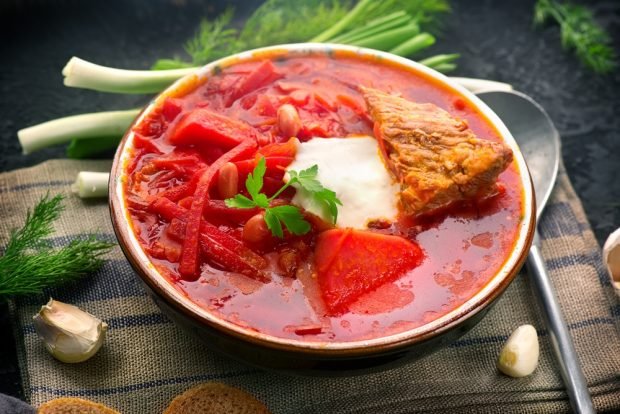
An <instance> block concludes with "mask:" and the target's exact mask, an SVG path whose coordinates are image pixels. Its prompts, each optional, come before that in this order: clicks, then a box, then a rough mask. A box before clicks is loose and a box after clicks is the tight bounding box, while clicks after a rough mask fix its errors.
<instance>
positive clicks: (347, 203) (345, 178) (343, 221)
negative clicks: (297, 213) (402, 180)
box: [287, 136, 399, 229]
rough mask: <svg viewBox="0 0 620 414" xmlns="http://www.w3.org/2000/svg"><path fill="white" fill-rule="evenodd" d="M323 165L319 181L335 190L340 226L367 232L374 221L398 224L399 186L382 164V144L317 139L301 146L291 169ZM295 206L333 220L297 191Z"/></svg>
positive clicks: (365, 139) (353, 139)
mask: <svg viewBox="0 0 620 414" xmlns="http://www.w3.org/2000/svg"><path fill="white" fill-rule="evenodd" d="M315 164H316V165H318V166H319V171H318V176H317V178H318V180H319V181H320V182H321V184H322V185H323V187H325V188H329V189H330V190H332V191H334V192H335V193H336V195H337V196H338V198H339V199H340V201H341V202H342V206H338V220H337V222H336V226H338V227H352V228H356V229H365V228H367V224H368V222H369V221H371V220H376V219H386V220H389V221H394V220H395V219H396V215H397V214H398V208H397V203H398V191H399V187H398V184H396V183H394V182H393V180H392V177H391V176H390V174H389V172H388V171H387V169H386V168H385V165H384V164H383V162H382V161H381V155H380V153H379V145H378V144H377V140H375V139H374V138H372V137H368V136H363V137H350V138H314V139H312V140H310V141H308V142H304V143H300V144H298V146H297V156H296V158H295V160H294V161H293V163H292V164H291V165H289V166H288V168H287V170H295V171H301V170H304V169H306V168H310V167H312V166H313V165H315ZM293 204H296V205H298V206H300V207H303V208H304V209H305V210H307V211H309V212H311V213H313V214H316V215H317V216H320V217H321V218H323V219H324V220H326V221H328V220H329V215H328V214H327V212H326V211H324V208H323V206H321V205H319V204H317V203H315V202H314V201H313V200H312V198H311V197H309V196H308V194H307V193H306V192H305V191H304V190H303V189H299V188H297V193H296V195H295V197H294V198H293Z"/></svg>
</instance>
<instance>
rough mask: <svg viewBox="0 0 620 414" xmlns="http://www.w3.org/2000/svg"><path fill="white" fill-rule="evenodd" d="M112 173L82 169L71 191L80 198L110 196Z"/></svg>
mask: <svg viewBox="0 0 620 414" xmlns="http://www.w3.org/2000/svg"><path fill="white" fill-rule="evenodd" d="M109 180H110V174H109V173H106V172H91V171H80V172H79V173H78V175H77V178H76V180H75V183H73V185H71V191H72V192H73V193H75V194H77V195H78V197H80V198H101V197H107V196H108V181H109Z"/></svg>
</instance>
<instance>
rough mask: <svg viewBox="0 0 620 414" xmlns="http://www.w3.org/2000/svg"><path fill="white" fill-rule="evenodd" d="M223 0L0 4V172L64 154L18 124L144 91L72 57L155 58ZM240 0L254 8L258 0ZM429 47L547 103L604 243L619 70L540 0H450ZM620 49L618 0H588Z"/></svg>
mask: <svg viewBox="0 0 620 414" xmlns="http://www.w3.org/2000/svg"><path fill="white" fill-rule="evenodd" d="M226 3H227V2H225V1H196V0H157V1H155V0H153V1H148V2H146V1H140V0H131V1H116V0H114V1H112V0H108V1H105V2H104V1H94V0H93V1H84V0H58V1H52V0H47V1H45V0H21V1H20V0H13V1H11V0H5V1H4V2H2V3H0V39H2V42H0V56H1V61H2V63H1V64H0V88H1V98H0V172H2V171H9V170H12V169H15V168H19V167H25V166H30V165H35V164H37V163H39V162H42V161H44V160H46V159H49V158H59V157H62V156H63V153H64V149H62V148H53V149H49V150H44V151H41V152H37V153H35V154H32V155H28V156H24V155H22V154H21V150H20V147H19V144H18V141H17V137H16V131H17V130H18V129H20V128H23V127H26V126H30V125H33V124H37V123H40V122H44V121H47V120H50V119H54V118H57V117H61V116H66V115H71V114H77V113H83V112H91V111H98V110H106V109H108V110H110V109H124V108H132V107H135V106H137V105H139V104H141V103H143V102H145V98H144V97H136V96H118V95H112V94H103V93H97V92H92V91H84V90H78V89H69V88H65V87H63V85H62V76H61V73H60V71H61V69H62V67H63V66H64V64H65V63H66V62H67V60H68V59H69V58H70V57H71V56H74V55H75V56H79V57H82V58H84V59H87V60H90V61H93V62H96V63H100V64H104V65H109V66H115V67H121V68H136V69H138V68H148V67H149V65H151V64H152V63H153V62H154V61H155V60H156V59H157V58H160V57H171V56H173V55H181V56H182V54H183V52H182V44H183V41H184V40H185V39H186V38H188V37H189V36H191V35H192V33H193V32H194V30H195V28H196V27H197V25H198V22H199V20H200V18H201V17H202V16H213V15H214V14H216V13H218V12H220V11H222V10H223V8H224V7H225V5H226ZM235 3H236V4H237V16H238V17H239V18H240V19H242V18H243V17H244V16H247V15H248V13H250V12H251V11H252V10H253V9H254V8H255V7H256V6H257V5H258V4H259V3H260V1H242V2H235ZM452 3H453V13H452V14H451V15H450V16H449V17H447V18H446V19H445V25H444V29H443V35H442V37H441V39H440V40H439V41H438V42H437V44H436V45H435V46H434V47H433V49H432V51H433V52H437V53H446V52H458V53H461V55H462V57H461V59H460V61H459V68H458V71H457V72H455V73H454V74H455V75H458V76H469V77H476V78H486V79H493V80H498V81H502V82H508V83H510V84H512V85H514V87H515V89H518V90H520V91H523V92H525V93H527V94H529V95H531V96H532V97H533V98H534V99H536V100H537V101H538V102H540V103H541V104H542V105H543V106H544V107H545V108H546V109H547V111H548V112H549V115H550V116H551V118H552V119H553V121H554V122H555V124H556V126H557V127H558V129H559V131H560V134H561V136H562V152H563V156H564V162H565V164H566V168H567V170H568V174H569V176H570V178H571V180H572V182H573V185H574V186H575V188H576V190H577V193H578V194H579V196H580V197H581V200H582V202H583V204H584V207H585V210H586V213H587V215H588V218H589V219H590V222H591V224H592V227H593V229H594V232H595V233H596V236H597V239H598V240H599V242H601V243H602V242H604V240H605V238H606V237H607V235H608V234H609V233H610V232H611V231H612V230H614V229H615V228H616V227H618V226H620V136H619V134H620V132H619V131H620V98H619V95H620V71H616V72H615V73H613V74H611V75H608V76H597V75H595V74H593V73H591V72H589V71H588V70H585V69H583V68H582V66H581V65H580V64H579V63H578V61H577V60H576V58H575V57H574V56H573V55H572V54H569V53H565V52H563V51H562V49H561V47H560V38H559V31H558V28H557V27H556V26H548V27H545V28H542V29H534V28H533V27H532V11H533V6H534V1H533V0H532V1H523V0H514V1H504V2H498V1H491V0H487V1H480V0H462V1H457V0H453V2H452ZM588 6H589V7H591V8H592V10H594V11H595V13H596V16H597V17H598V18H599V21H600V22H601V23H602V24H603V25H604V26H605V27H606V28H607V29H608V30H609V32H610V33H611V35H612V37H613V40H614V47H615V48H616V50H618V49H619V48H618V44H619V40H620V2H618V1H617V0H608V1H597V2H590V3H588ZM0 333H1V334H2V338H1V339H0V393H7V394H11V395H14V396H17V397H22V396H23V391H22V389H21V385H20V376H19V370H18V366H17V357H16V352H15V341H14V338H13V334H12V330H11V321H10V319H9V315H8V309H7V306H6V305H5V304H3V305H0Z"/></svg>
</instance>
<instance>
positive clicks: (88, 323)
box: [32, 299, 108, 363]
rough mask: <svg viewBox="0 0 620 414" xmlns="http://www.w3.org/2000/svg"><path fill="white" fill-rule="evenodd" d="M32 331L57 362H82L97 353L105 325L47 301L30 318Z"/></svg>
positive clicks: (88, 316) (54, 301) (104, 331)
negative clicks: (32, 325) (32, 326)
mask: <svg viewBox="0 0 620 414" xmlns="http://www.w3.org/2000/svg"><path fill="white" fill-rule="evenodd" d="M32 319H33V324H34V329H35V330H36V331H37V334H38V335H39V337H40V338H41V339H42V340H43V342H44V344H45V347H46V348H47V350H48V351H49V352H50V353H51V354H52V355H53V356H54V357H55V358H56V359H58V360H59V361H62V362H67V363H75V362H83V361H86V360H87V359H89V358H90V357H92V356H93V355H95V354H96V353H97V351H98V350H99V348H101V345H102V344H103V340H104V339H105V333H106V331H107V330H108V325H107V324H106V323H105V322H103V321H101V320H100V319H99V318H97V317H95V316H93V315H91V314H90V313H87V312H84V311H83V310H81V309H80V308H78V307H76V306H73V305H69V304H66V303H62V302H59V301H57V300H54V299H50V300H49V302H48V303H47V304H46V305H44V306H42V307H41V310H40V311H39V313H37V314H36V315H35V316H33V318H32Z"/></svg>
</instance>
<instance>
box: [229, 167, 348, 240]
mask: <svg viewBox="0 0 620 414" xmlns="http://www.w3.org/2000/svg"><path fill="white" fill-rule="evenodd" d="M266 170H267V166H266V161H265V158H264V157H262V158H261V159H260V160H259V161H258V163H257V164H256V167H254V170H253V171H252V172H251V173H250V174H249V175H248V178H247V179H246V180H245V188H246V189H247V191H248V194H249V195H250V197H251V198H248V197H246V196H244V195H242V194H237V195H235V196H234V197H233V198H228V199H226V200H225V201H224V202H225V203H226V205H227V206H228V207H231V208H254V207H260V208H262V209H264V210H265V223H266V224H267V228H269V230H271V234H273V235H274V236H276V237H279V238H282V237H284V231H283V230H282V224H284V226H285V227H286V228H287V230H288V231H289V232H291V233H292V234H296V235H301V234H306V233H308V232H309V231H310V229H311V226H310V223H308V222H307V221H306V220H305V219H304V217H303V215H302V214H301V211H300V210H299V208H298V207H296V206H291V205H287V206H276V207H269V203H270V202H271V201H273V199H275V198H276V197H277V196H279V195H280V194H282V192H283V191H284V190H286V189H287V188H288V187H290V186H291V185H293V184H296V185H297V186H298V187H299V188H302V189H304V190H305V191H306V192H307V193H308V194H309V195H310V196H312V197H314V199H315V200H316V201H318V202H319V203H320V204H322V205H324V206H325V207H326V208H327V211H328V212H329V215H330V218H331V220H332V222H333V223H336V219H337V218H338V205H342V202H341V201H340V200H339V199H338V197H336V193H335V192H333V191H331V190H329V189H327V188H325V187H323V185H322V184H321V183H320V182H319V180H317V178H316V177H317V174H318V171H319V167H318V165H313V166H312V167H310V168H308V169H305V170H302V171H299V172H297V171H289V172H288V174H289V177H290V179H289V180H288V182H287V183H285V184H284V185H283V186H282V187H281V188H280V189H279V190H278V191H276V193H275V194H274V195H273V196H271V197H269V198H268V197H267V196H266V195H265V194H264V193H261V190H262V188H263V177H264V176H265V171H266Z"/></svg>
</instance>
